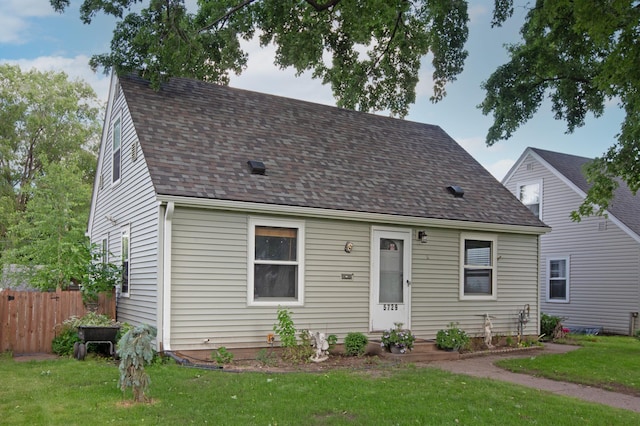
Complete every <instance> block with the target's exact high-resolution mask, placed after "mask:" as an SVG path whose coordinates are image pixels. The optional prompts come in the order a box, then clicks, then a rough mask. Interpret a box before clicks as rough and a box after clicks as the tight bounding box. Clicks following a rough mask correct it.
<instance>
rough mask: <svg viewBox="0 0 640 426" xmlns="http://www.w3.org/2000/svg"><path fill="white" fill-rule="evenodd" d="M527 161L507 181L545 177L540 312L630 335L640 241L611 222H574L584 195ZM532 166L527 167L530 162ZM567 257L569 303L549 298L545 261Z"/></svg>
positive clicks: (639, 282)
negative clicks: (546, 230)
mask: <svg viewBox="0 0 640 426" xmlns="http://www.w3.org/2000/svg"><path fill="white" fill-rule="evenodd" d="M529 157H530V158H528V159H525V160H524V161H523V162H522V165H521V167H520V168H519V169H517V170H516V171H515V172H514V174H513V176H512V177H511V178H510V180H509V182H507V183H506V184H507V187H508V188H509V190H511V191H515V185H516V182H521V181H524V180H527V179H530V178H534V179H542V180H543V182H544V188H543V209H544V212H543V220H544V222H545V223H546V224H547V225H549V226H551V228H552V231H551V232H550V233H548V234H546V235H543V236H542V237H541V257H540V300H541V311H542V312H544V313H547V314H551V315H558V316H561V317H564V318H565V320H564V324H565V325H567V326H570V327H602V328H603V329H604V330H605V331H607V332H612V333H619V334H627V333H628V332H629V317H630V313H631V312H637V311H638V310H639V309H640V278H639V277H640V266H639V265H640V244H638V243H637V242H636V241H635V240H633V239H632V238H631V237H630V236H629V235H628V234H627V233H626V232H624V231H623V230H622V229H621V228H620V227H618V226H617V225H616V224H615V223H614V222H613V221H612V220H608V219H606V218H602V217H588V218H584V219H583V220H582V221H581V222H579V223H576V222H573V221H571V219H570V216H569V215H570V213H571V211H573V210H576V209H577V208H578V206H579V205H580V203H582V197H581V196H580V195H579V194H578V193H577V192H576V191H575V190H574V189H572V188H571V187H569V186H568V185H567V184H566V183H565V182H564V181H563V180H561V179H560V178H559V177H558V176H556V175H554V174H553V173H552V172H551V171H550V170H548V169H547V168H546V167H544V166H543V165H542V164H540V163H538V162H537V161H536V160H535V159H534V158H532V157H531V156H529ZM528 163H529V164H531V166H530V168H529V169H530V170H527V167H526V164H528ZM558 257H569V258H570V262H569V265H568V266H569V268H570V270H569V272H570V275H569V279H570V284H569V302H568V303H561V302H547V300H546V299H547V292H546V291H547V283H546V280H547V270H546V268H547V260H548V259H550V258H551V259H554V258H558Z"/></svg>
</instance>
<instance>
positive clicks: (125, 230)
mask: <svg viewBox="0 0 640 426" xmlns="http://www.w3.org/2000/svg"><path fill="white" fill-rule="evenodd" d="M125 236H126V237H127V244H128V247H127V253H129V268H128V270H127V282H128V283H129V287H128V288H127V291H126V293H125V292H124V291H123V289H122V283H120V296H121V297H130V296H131V225H126V226H124V227H123V228H122V229H121V231H120V266H122V263H123V260H124V259H122V253H123V249H124V247H123V244H122V240H123V237H125Z"/></svg>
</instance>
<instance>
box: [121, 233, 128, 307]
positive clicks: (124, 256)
mask: <svg viewBox="0 0 640 426" xmlns="http://www.w3.org/2000/svg"><path fill="white" fill-rule="evenodd" d="M129 235H130V233H129V227H128V226H127V227H126V228H124V229H123V230H122V234H121V238H120V243H121V247H120V250H121V260H122V283H121V287H120V293H121V295H122V296H125V297H126V296H129V294H130V290H131V289H130V286H129V279H130V277H131V270H130V268H131V265H130V253H131V250H130V249H131V244H130V241H129V240H130V238H129Z"/></svg>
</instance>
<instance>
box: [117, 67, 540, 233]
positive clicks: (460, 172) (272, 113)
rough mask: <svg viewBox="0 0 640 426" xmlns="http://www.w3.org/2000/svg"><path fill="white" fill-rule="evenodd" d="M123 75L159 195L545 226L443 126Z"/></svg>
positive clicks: (187, 82) (179, 81) (223, 88)
mask: <svg viewBox="0 0 640 426" xmlns="http://www.w3.org/2000/svg"><path fill="white" fill-rule="evenodd" d="M120 83H121V87H122V89H123V93H124V96H125V98H126V101H127V104H128V107H129V110H130V112H131V117H132V119H133V122H134V125H135V128H136V131H137V134H138V138H139V141H140V146H141V148H142V151H143V152H144V156H145V159H146V161H147V163H148V167H149V171H150V173H151V179H152V181H153V184H154V186H155V189H156V192H157V193H158V194H161V195H175V196H188V197H198V198H207V199H221V200H234V201H245V202H255V203H267V204H278V205H287V206H302V207H312V208H323V209H334V210H343V211H358V212H371V213H386V214H393V215H403V216H412V217H419V218H440V219H453V220H463V221H473V222H485V223H500V224H510V225H524V226H536V227H538V226H544V225H543V224H542V223H541V222H540V221H539V220H538V219H537V218H536V217H535V216H533V215H532V214H531V213H530V212H529V210H528V209H527V208H526V207H524V206H523V205H522V204H521V203H520V202H519V201H518V200H517V199H516V198H515V197H514V196H513V195H512V194H511V193H510V192H509V191H508V190H507V189H506V188H504V187H503V186H502V185H501V184H500V183H499V182H498V181H497V180H496V179H495V178H494V177H493V176H492V175H491V174H490V173H489V172H487V171H486V170H485V169H484V168H483V167H482V166H481V165H480V164H479V163H478V162H477V161H475V160H474V159H473V157H471V155H469V154H468V153H467V152H466V151H465V150H464V149H463V148H462V147H460V146H459V145H458V144H457V143H456V142H455V141H454V140H453V139H452V138H451V137H449V136H448V135H447V134H446V133H445V132H444V131H443V130H442V129H441V128H440V127H438V126H433V125H427V124H420V123H415V122H410V121H405V120H399V119H394V118H388V117H381V116H376V115H373V114H366V113H362V112H356V111H351V110H346V109H341V108H336V107H330V106H324V105H317V104H313V103H309V102H304V101H299V100H294V99H287V98H283V97H278V96H273V95H267V94H262V93H255V92H250V91H246V90H240V89H235V88H230V87H226V86H218V85H214V84H209V83H205V82H200V81H195V80H189V79H181V78H175V79H172V80H171V81H170V82H168V83H166V84H164V85H163V86H162V88H161V90H159V91H154V90H152V89H151V88H150V87H149V84H148V82H146V81H144V80H141V79H138V78H135V77H122V78H121V79H120ZM249 160H258V161H262V162H264V164H265V166H266V169H267V170H266V174H265V175H254V174H251V173H250V170H249V167H248V165H247V161H249ZM450 185H459V186H461V187H462V188H463V189H464V191H465V193H464V197H462V198H456V197H454V196H453V195H452V194H451V193H450V192H449V191H448V190H447V187H448V186H450Z"/></svg>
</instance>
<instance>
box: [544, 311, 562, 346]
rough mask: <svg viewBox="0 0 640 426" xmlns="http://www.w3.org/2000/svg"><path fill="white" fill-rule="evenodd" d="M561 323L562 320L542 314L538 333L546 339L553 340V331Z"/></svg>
mask: <svg viewBox="0 0 640 426" xmlns="http://www.w3.org/2000/svg"><path fill="white" fill-rule="evenodd" d="M561 322H562V318H560V317H557V316H554V315H548V314H545V313H544V312H542V313H541V314H540V333H541V334H542V335H543V336H544V337H545V338H546V339H553V335H554V331H555V330H556V327H557V326H558V324H560V323H561Z"/></svg>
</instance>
